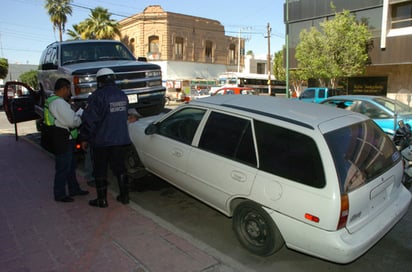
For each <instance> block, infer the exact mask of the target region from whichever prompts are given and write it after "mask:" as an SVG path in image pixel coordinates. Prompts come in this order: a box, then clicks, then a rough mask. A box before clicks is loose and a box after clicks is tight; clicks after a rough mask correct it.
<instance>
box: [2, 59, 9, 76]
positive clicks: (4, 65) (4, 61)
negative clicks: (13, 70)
mask: <svg viewBox="0 0 412 272" xmlns="http://www.w3.org/2000/svg"><path fill="white" fill-rule="evenodd" d="M8 73H9V62H8V60H7V59H5V58H0V78H2V79H4V78H6V76H7V74H8Z"/></svg>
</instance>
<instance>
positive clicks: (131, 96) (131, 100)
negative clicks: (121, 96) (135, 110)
mask: <svg viewBox="0 0 412 272" xmlns="http://www.w3.org/2000/svg"><path fill="white" fill-rule="evenodd" d="M127 99H129V104H134V103H137V102H138V99H137V94H129V95H128V96H127Z"/></svg>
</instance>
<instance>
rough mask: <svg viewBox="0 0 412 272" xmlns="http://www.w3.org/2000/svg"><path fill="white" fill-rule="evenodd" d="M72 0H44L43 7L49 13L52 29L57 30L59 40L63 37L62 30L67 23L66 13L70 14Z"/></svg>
mask: <svg viewBox="0 0 412 272" xmlns="http://www.w3.org/2000/svg"><path fill="white" fill-rule="evenodd" d="M71 2H72V0H45V5H44V7H45V9H47V13H48V14H49V15H50V21H51V22H52V23H53V29H54V30H56V29H58V30H59V37H60V41H62V39H63V32H64V31H65V26H66V23H67V15H72V7H71Z"/></svg>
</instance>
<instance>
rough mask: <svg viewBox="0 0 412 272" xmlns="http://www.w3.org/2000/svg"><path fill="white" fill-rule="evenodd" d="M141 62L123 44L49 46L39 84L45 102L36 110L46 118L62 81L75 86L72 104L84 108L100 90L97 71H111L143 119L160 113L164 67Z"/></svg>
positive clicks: (84, 42) (88, 42) (92, 42)
mask: <svg viewBox="0 0 412 272" xmlns="http://www.w3.org/2000/svg"><path fill="white" fill-rule="evenodd" d="M139 60H140V59H136V58H135V57H134V56H133V54H132V53H131V51H130V50H129V49H128V48H127V47H126V46H125V45H124V44H123V43H121V42H120V41H115V40H76V41H65V42H54V43H52V44H50V45H48V46H47V47H46V49H45V50H44V51H43V54H42V55H41V58H40V64H39V69H38V81H39V86H40V92H41V95H42V100H41V101H39V103H38V104H39V105H38V107H36V111H37V110H38V111H39V112H38V114H39V115H40V116H42V106H43V105H44V101H45V99H46V98H47V97H48V96H50V95H51V94H52V93H53V91H54V84H55V83H56V81H57V80H58V79H59V78H66V79H68V80H69V81H70V82H71V83H72V84H71V88H72V90H71V92H72V101H73V103H74V106H75V108H78V107H81V106H82V105H83V104H84V103H85V102H86V100H87V97H88V96H89V95H90V93H91V92H93V91H94V90H95V89H96V88H97V82H96V73H97V71H98V70H99V69H101V68H110V69H112V70H113V71H114V73H115V76H116V84H117V85H118V86H119V87H120V88H121V89H122V90H123V91H124V92H125V93H126V95H127V97H128V99H129V107H131V108H135V109H136V110H137V111H138V112H139V113H140V114H141V115H142V116H148V115H155V114H158V113H160V112H161V111H162V110H163V109H164V105H165V93H166V89H165V87H163V86H162V72H161V69H160V66H159V65H156V64H153V63H148V62H146V61H139Z"/></svg>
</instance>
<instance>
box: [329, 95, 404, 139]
mask: <svg viewBox="0 0 412 272" xmlns="http://www.w3.org/2000/svg"><path fill="white" fill-rule="evenodd" d="M321 104H323V105H329V106H334V107H338V108H342V109H346V110H351V111H354V112H359V113H361V114H364V115H366V116H368V117H369V118H371V119H373V121H375V123H376V124H377V125H378V126H379V127H380V128H381V129H382V130H383V131H384V132H385V133H387V134H389V135H391V136H392V135H394V132H395V131H396V129H397V128H398V121H399V120H403V122H404V123H405V124H409V125H410V126H412V109H411V107H409V106H408V105H406V104H404V103H402V102H400V101H398V100H394V99H390V98H387V97H382V96H371V95H340V96H334V97H330V98H328V99H326V100H324V101H323V102H322V103H321ZM395 115H396V120H395Z"/></svg>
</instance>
